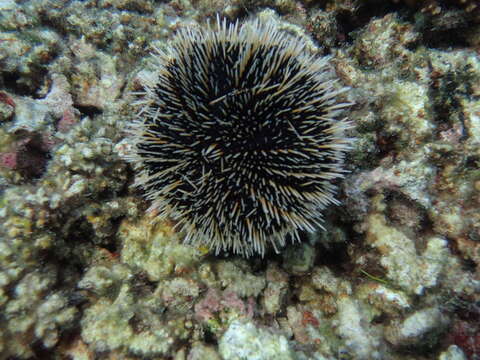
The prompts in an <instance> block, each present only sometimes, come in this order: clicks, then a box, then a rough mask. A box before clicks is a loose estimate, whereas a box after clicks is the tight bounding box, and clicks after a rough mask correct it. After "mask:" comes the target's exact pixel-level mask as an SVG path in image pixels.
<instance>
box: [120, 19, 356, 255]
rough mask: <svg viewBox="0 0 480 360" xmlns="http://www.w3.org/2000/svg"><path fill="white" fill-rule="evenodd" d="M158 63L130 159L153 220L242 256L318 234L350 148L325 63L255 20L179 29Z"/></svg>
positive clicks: (301, 44)
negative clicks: (154, 216)
mask: <svg viewBox="0 0 480 360" xmlns="http://www.w3.org/2000/svg"><path fill="white" fill-rule="evenodd" d="M154 56H155V60H156V66H157V67H158V69H157V71H156V72H155V74H153V78H149V79H145V83H146V84H147V85H145V91H144V92H143V93H142V94H141V100H140V101H139V102H138V103H139V105H140V107H141V110H140V112H139V114H138V116H137V119H136V120H135V122H134V123H133V125H132V127H131V132H132V138H131V139H132V142H133V146H132V153H131V154H130V155H129V156H128V158H129V160H130V161H132V162H134V163H135V164H137V165H138V168H139V170H140V174H139V175H138V177H137V180H136V184H137V185H138V186H140V187H142V188H143V189H144V190H145V192H146V197H147V198H148V199H149V200H151V201H152V205H151V209H153V210H156V211H157V212H158V213H159V216H160V217H164V216H169V217H171V218H173V219H174V220H176V221H177V224H178V226H180V228H181V230H183V231H184V232H185V234H186V238H185V242H186V243H190V244H195V245H206V246H208V247H209V248H211V249H215V251H216V252H217V253H218V252H219V251H220V250H223V251H230V252H233V253H237V254H241V255H243V256H246V257H248V256H251V255H253V254H260V255H262V256H263V255H264V253H265V249H266V247H268V246H272V247H273V248H274V249H275V250H276V251H278V249H279V248H280V247H283V246H284V245H285V242H286V240H287V239H288V238H291V239H292V240H293V241H295V240H298V232H299V231H300V230H306V231H313V230H315V229H316V227H318V226H321V224H320V222H321V219H322V214H321V212H322V209H324V208H325V206H327V205H329V204H335V203H337V201H336V200H335V198H334V193H335V190H336V189H335V186H334V185H333V184H332V180H334V179H337V178H340V177H342V176H343V175H342V174H343V170H342V163H343V157H344V153H345V151H347V150H348V149H349V147H350V146H349V143H350V140H351V139H349V138H347V137H346V136H345V134H344V131H345V129H346V128H348V127H349V123H348V121H347V120H346V119H344V118H340V116H341V112H342V110H343V108H345V107H346V106H347V105H348V104H345V103H341V102H339V101H338V100H337V96H338V94H339V93H340V92H343V91H345V88H339V87H338V86H336V84H335V80H334V78H333V72H332V71H331V69H330V67H329V64H328V58H321V57H315V56H314V55H313V54H311V53H309V52H308V51H307V50H306V49H305V43H304V41H302V40H301V39H299V38H293V37H291V36H290V35H288V34H286V33H284V32H282V31H280V30H278V29H277V28H276V27H275V26H274V25H273V23H266V24H262V23H260V22H258V21H257V22H249V23H245V24H243V25H241V26H240V25H239V24H238V23H235V24H231V25H227V24H226V22H225V21H223V22H221V21H218V22H217V25H216V26H215V27H214V28H204V29H201V28H200V29H197V28H195V29H194V28H188V29H184V30H181V31H180V32H179V33H178V34H177V35H176V37H175V39H174V40H173V42H172V44H171V45H170V47H169V48H168V49H167V50H166V51H165V52H163V51H157V54H155V55H154Z"/></svg>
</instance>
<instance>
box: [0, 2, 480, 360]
mask: <svg viewBox="0 0 480 360" xmlns="http://www.w3.org/2000/svg"><path fill="white" fill-rule="evenodd" d="M217 13H218V14H220V16H222V17H228V18H229V19H231V20H232V21H234V20H236V19H240V21H247V20H251V19H256V18H258V19H260V20H262V21H272V22H274V23H275V24H276V26H278V27H279V28H280V29H282V30H284V31H288V32H290V33H292V34H295V35H296V36H300V37H302V38H304V39H305V43H306V44H307V46H308V47H309V48H310V49H309V50H310V51H313V52H317V53H318V54H319V55H330V56H331V57H332V59H331V62H332V64H333V66H334V69H335V72H336V74H337V75H338V76H339V77H340V78H341V81H342V82H343V83H344V84H345V85H347V86H350V87H351V91H349V92H348V98H347V99H346V100H348V101H351V102H353V103H355V105H354V106H353V107H352V109H351V115H350V118H351V119H352V120H353V121H354V123H355V128H354V129H351V130H349V135H350V136H352V137H355V138H356V141H355V143H354V149H353V150H352V151H351V152H350V153H349V155H348V156H347V159H346V162H345V166H346V167H347V168H348V170H349V173H348V174H347V175H346V178H345V180H344V181H342V182H338V186H339V187H340V189H341V192H340V194H339V197H340V199H339V200H340V201H341V203H342V204H341V205H339V206H335V207H329V208H328V209H327V210H326V211H325V222H324V227H325V230H319V231H318V232H316V233H314V234H311V235H308V236H307V235H305V239H304V242H303V243H302V244H300V245H296V246H293V245H289V246H288V247H287V248H285V249H283V251H282V253H281V254H275V253H274V252H273V251H272V252H269V253H266V255H265V257H264V258H263V259H261V258H255V257H254V258H251V259H248V260H245V259H242V258H239V257H236V256H228V255H225V254H223V255H221V256H218V257H215V256H214V255H213V254H211V253H209V252H208V249H205V248H203V247H193V246H186V245H184V244H183V242H182V240H183V236H184V234H182V233H178V232H176V231H175V229H174V225H175V224H173V223H171V222H169V221H168V220H166V221H163V222H154V221H153V220H154V219H155V216H156V214H155V213H149V212H146V209H147V208H148V206H149V204H148V202H147V201H145V200H143V197H142V194H141V193H140V191H139V190H136V189H134V188H133V187H132V186H131V184H132V182H133V179H134V171H133V169H132V165H131V164H127V163H126V162H125V160H123V154H124V153H125V152H126V151H128V147H129V146H130V144H129V142H128V139H126V134H125V132H124V129H125V125H126V124H127V123H128V122H129V121H131V119H132V116H133V114H134V113H135V106H134V105H133V102H134V96H133V95H132V92H134V91H138V90H139V88H140V81H139V79H140V77H144V76H145V74H148V72H149V71H151V70H152V66H153V64H151V63H150V62H149V60H148V59H149V58H150V56H149V52H150V51H151V50H152V48H153V47H157V48H163V47H164V46H165V44H166V42H167V41H168V40H169V39H171V38H172V36H173V34H174V32H175V31H176V30H177V29H179V28H180V27H184V26H204V25H205V24H206V22H207V19H212V20H213V19H214V18H215V16H216V14H217ZM479 39H480V10H479V8H478V5H477V3H476V2H475V1H468V0H467V1H453V0H452V1H446V0H445V1H441V0H433V1H429V2H420V1H384V2H377V1H373V0H369V1H356V0H353V1H339V0H338V1H337V0H329V1H327V0H326V1H319V2H316V1H310V0H305V1H295V0H262V1H258V2H252V1H246V0H231V1H217V0H199V1H189V0H186V1H177V0H172V1H164V2H157V1H150V0H102V1H93V0H86V1H69V2H65V1H60V0H52V1H48V2H46V1H40V0H26V1H22V2H21V3H20V2H18V3H17V2H14V1H10V0H3V1H2V0H0V223H1V224H2V226H1V227H0V314H1V315H0V317H1V320H2V321H1V322H0V358H1V359H13V358H15V359H34V358H69V359H95V358H112V359H113V358H117V359H178V360H181V359H190V360H192V359H207V358H208V359H244V358H248V359H255V358H256V359H273V358H284V359H328V360H333V359H359V360H362V359H386V360H390V359H391V360H412V359H415V360H417V359H418V360H424V359H439V360H446V359H449V360H453V359H455V360H457V359H459V360H460V359H469V360H473V359H480V336H479V334H480V325H479V324H480V306H479V304H480V211H479V209H480V170H479V169H480V55H479V46H480V42H479ZM140 74H142V76H140ZM253 340H255V341H253ZM259 340H261V341H262V344H260V345H261V346H260V345H259V344H258V341H259Z"/></svg>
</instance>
